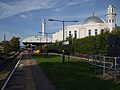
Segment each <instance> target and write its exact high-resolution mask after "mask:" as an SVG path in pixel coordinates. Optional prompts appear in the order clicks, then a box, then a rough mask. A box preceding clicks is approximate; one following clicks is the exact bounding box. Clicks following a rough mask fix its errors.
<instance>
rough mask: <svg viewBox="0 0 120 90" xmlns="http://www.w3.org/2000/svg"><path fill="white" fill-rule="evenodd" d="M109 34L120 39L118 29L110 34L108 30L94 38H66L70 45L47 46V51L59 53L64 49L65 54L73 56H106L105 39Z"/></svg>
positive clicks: (119, 30)
mask: <svg viewBox="0 0 120 90" xmlns="http://www.w3.org/2000/svg"><path fill="white" fill-rule="evenodd" d="M111 34H116V35H118V36H119V37H120V29H115V30H113V31H112V32H111V33H109V31H108V30H106V32H104V33H101V34H99V35H96V36H90V37H85V38H81V39H75V38H74V39H73V38H71V37H68V38H67V40H69V41H70V45H68V46H63V45H62V43H61V42H58V41H57V42H56V43H54V44H51V45H48V47H49V48H48V50H50V51H54V52H59V50H62V48H64V50H65V52H68V51H69V50H70V51H71V52H72V53H73V54H74V53H77V54H106V42H107V38H108V36H109V35H111Z"/></svg>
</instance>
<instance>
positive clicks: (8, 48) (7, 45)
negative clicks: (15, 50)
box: [3, 41, 11, 54]
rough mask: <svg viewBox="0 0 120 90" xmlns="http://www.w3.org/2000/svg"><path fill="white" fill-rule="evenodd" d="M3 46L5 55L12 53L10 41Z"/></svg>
mask: <svg viewBox="0 0 120 90" xmlns="http://www.w3.org/2000/svg"><path fill="white" fill-rule="evenodd" d="M3 46H4V53H5V54H8V53H9V52H10V51H11V48H10V42H9V41H4V42H3Z"/></svg>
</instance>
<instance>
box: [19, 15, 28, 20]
mask: <svg viewBox="0 0 120 90" xmlns="http://www.w3.org/2000/svg"><path fill="white" fill-rule="evenodd" d="M20 17H21V18H23V19H28V17H27V16H26V15H20Z"/></svg>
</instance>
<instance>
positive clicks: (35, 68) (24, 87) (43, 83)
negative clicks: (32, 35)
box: [5, 52, 55, 90]
mask: <svg viewBox="0 0 120 90" xmlns="http://www.w3.org/2000/svg"><path fill="white" fill-rule="evenodd" d="M5 90H55V87H54V85H53V84H52V83H51V82H50V80H49V79H48V78H47V77H46V75H45V73H44V72H43V71H42V70H41V68H40V66H39V65H38V64H37V63H36V61H35V60H34V59H32V57H31V55H30V54H28V53H27V52H26V53H24V54H23V57H22V59H21V61H20V64H19V66H18V67H17V70H16V71H15V73H14V75H13V77H12V78H11V80H10V82H9V83H8V85H7V88H6V89H5Z"/></svg>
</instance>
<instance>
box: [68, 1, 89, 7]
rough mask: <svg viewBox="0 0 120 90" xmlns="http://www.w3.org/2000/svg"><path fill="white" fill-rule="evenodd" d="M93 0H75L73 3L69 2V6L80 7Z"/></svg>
mask: <svg viewBox="0 0 120 90" xmlns="http://www.w3.org/2000/svg"><path fill="white" fill-rule="evenodd" d="M89 1H91V0H73V1H71V2H68V3H67V5H68V6H71V5H78V4H83V3H87V2H89Z"/></svg>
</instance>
